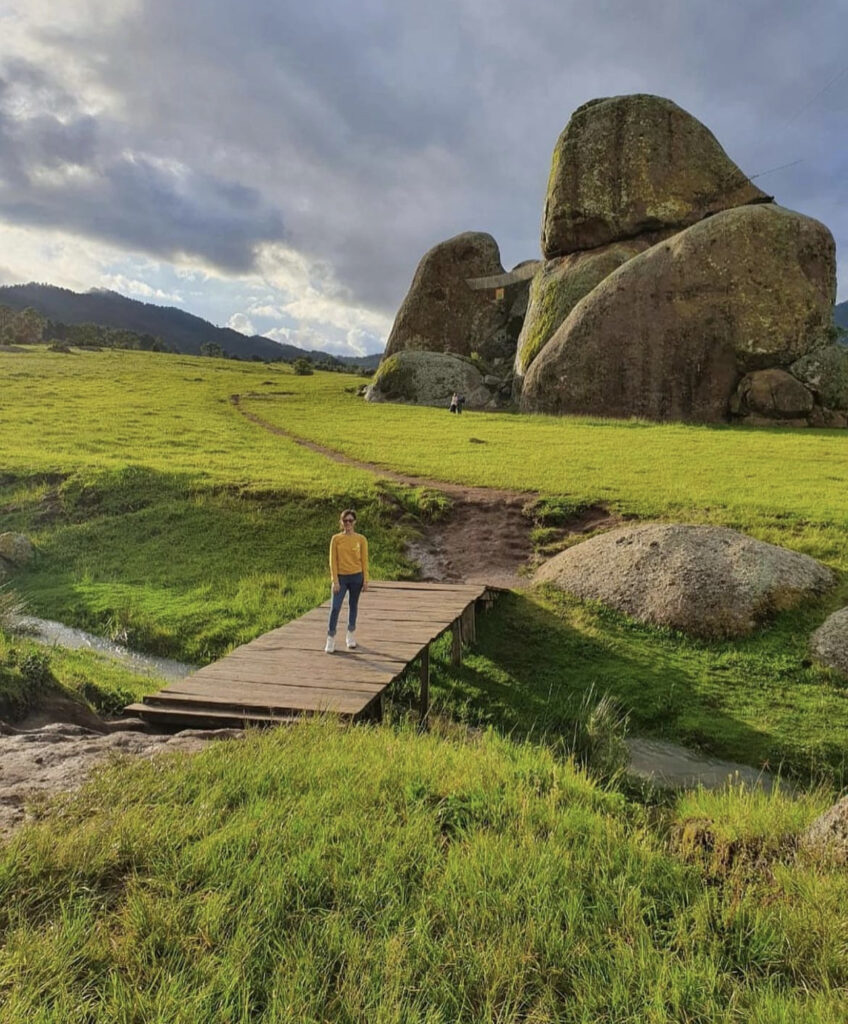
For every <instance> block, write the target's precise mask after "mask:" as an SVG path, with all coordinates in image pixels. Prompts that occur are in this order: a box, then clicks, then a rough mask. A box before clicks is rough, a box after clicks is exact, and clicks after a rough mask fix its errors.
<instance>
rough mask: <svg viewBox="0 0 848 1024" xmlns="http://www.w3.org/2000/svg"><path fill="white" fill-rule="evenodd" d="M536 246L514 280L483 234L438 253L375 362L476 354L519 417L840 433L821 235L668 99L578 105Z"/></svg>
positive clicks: (844, 362) (843, 365)
mask: <svg viewBox="0 0 848 1024" xmlns="http://www.w3.org/2000/svg"><path fill="white" fill-rule="evenodd" d="M542 252H543V255H544V256H545V262H544V263H542V264H539V266H538V269H537V270H536V272H535V276H534V277H533V280H532V285H528V283H527V281H526V276H527V272H532V270H533V267H532V265H530V266H529V267H528V266H524V265H520V267H523V269H524V271H525V273H522V274H520V275H519V274H517V273H516V272H515V271H513V272H512V274H511V275H504V272H503V268H502V267H501V264H500V255H499V253H498V248H497V245H496V243H495V241H494V239H493V238H491V236H489V235H485V234H473V233H469V234H464V235H458V236H456V238H452V239H449V240H448V241H447V242H443V243H442V244H441V245H438V246H436V247H435V248H434V249H432V250H431V251H430V252H429V253H427V255H426V256H425V257H424V259H423V260H422V261H421V264H420V265H419V268H418V270H417V271H416V274H415V279H414V281H413V283H412V287H411V288H410V291H409V294H408V295H407V297H406V299H405V301H404V303H403V305H402V307H401V309H400V311H399V313H398V316H397V319H396V321H395V325H394V328H393V329H392V333H391V335H390V338H389V343H388V346H387V349H386V355H387V357H391V356H393V355H394V354H396V353H397V352H399V351H401V350H429V351H433V352H442V353H444V352H449V353H453V354H455V355H459V356H465V357H469V356H471V354H472V353H476V359H477V362H478V365H480V366H481V368H482V370H483V374H484V378H485V382H486V384H487V385H488V386H489V387H490V390H491V391H492V392H493V393H497V394H498V396H499V397H500V399H501V400H503V398H504V396H505V395H506V394H507V392H508V390H509V388H510V384H511V391H512V395H513V398H514V399H515V400H516V401H518V402H519V404H520V406H521V409H522V410H524V411H527V412H548V413H559V414H564V413H584V414H589V415H605V416H613V417H631V416H639V417H646V418H650V419H657V420H669V419H674V420H687V421H693V422H706V423H714V422H722V421H726V420H728V419H730V418H733V417H737V418H738V419H739V420H741V422H744V423H746V424H751V425H760V424H766V425H783V426H787V425H788V426H806V425H812V426H844V425H846V423H848V352H846V351H845V350H844V349H843V348H840V347H839V346H836V345H834V344H833V341H834V328H833V303H834V298H835V291H836V261H835V245H834V242H833V238H832V236H831V234H830V232H829V231H828V230H827V228H826V227H824V225H822V224H820V223H818V222H817V221H814V220H811V219H810V218H808V217H804V216H802V215H801V214H798V213H794V212H792V211H789V210H785V209H782V208H781V207H779V206H776V205H775V204H774V203H773V202H772V201H771V197H769V196H767V195H765V194H764V193H763V192H762V191H760V189H758V188H757V187H756V186H754V185H753V184H752V183H751V182H750V180H749V179H748V178H747V177H746V176H745V175H744V174H743V173H742V172H741V171H740V169H739V168H738V167H737V166H736V165H735V164H734V163H733V162H732V161H731V160H730V158H729V157H728V156H727V154H726V153H725V152H724V150H723V149H722V148H721V146H720V145H719V144H718V142H717V141H716V139H715V138H714V136H713V135H712V134H711V132H710V131H709V130H708V129H707V128H706V127H705V126H704V125H702V124H701V123H700V122H699V121H697V120H696V119H695V118H694V117H692V116H691V115H690V114H688V113H686V111H684V110H682V109H681V108H680V107H678V106H677V105H676V104H674V103H672V102H671V101H670V100H667V99H663V98H661V97H658V96H648V95H635V96H617V97H612V98H607V99H599V100H593V101H591V102H590V103H587V104H584V105H583V106H582V107H580V108H579V109H578V110H577V111H575V113H574V114H573V115H572V117H571V120H570V121H569V123H568V125H567V126H566V128H565V130H564V131H563V132H562V134H561V135H560V138H559V140H558V142H557V144H556V147H555V149H554V155H553V161H552V167H551V173H550V179H549V183H548V193H547V199H546V204H545V212H544V218H543V227H542ZM516 269H517V270H518V269H519V268H516ZM504 285H505V286H506V287H504ZM528 287H529V301H528ZM510 289H511V290H510ZM525 307H526V316H525V315H524V310H525ZM522 318H523V324H522ZM519 326H520V333H519V330H518V328H519ZM510 365H511V369H512V380H511V381H510V379H509V377H510Z"/></svg>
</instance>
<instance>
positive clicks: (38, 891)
mask: <svg viewBox="0 0 848 1024" xmlns="http://www.w3.org/2000/svg"><path fill="white" fill-rule="evenodd" d="M782 799H783V798H776V799H775V800H774V801H773V802H772V806H773V807H774V808H775V811H774V815H775V816H777V815H778V810H777V808H779V807H780V801H781V800H782ZM820 806H821V804H820V803H819V804H816V802H815V801H814V800H812V799H811V800H809V801H808V802H807V803H806V804H804V805H802V806H801V812H800V814H796V815H795V816H794V817H793V818H792V827H793V828H795V829H797V828H800V827H803V826H804V825H806V823H807V822H808V821H809V820H810V818H811V817H812V816H813V815H814V814H815V813H816V812H817V811H818V810H819V809H820ZM696 810H697V812H698V813H699V814H700V813H701V812H702V811H703V808H701V807H698V808H696ZM691 811H692V808H691V806H689V805H684V806H683V807H681V808H680V810H679V811H675V812H672V815H671V818H670V821H669V824H673V823H674V822H677V823H679V824H681V825H682V824H683V823H684V822H685V821H686V820H688V818H687V816H688V815H689V814H690V813H691ZM714 811H715V814H716V817H717V819H719V820H720V817H721V811H722V808H721V807H715V808H714ZM780 813H782V812H780ZM739 827H742V828H744V823H743V824H742V825H740V826H739ZM673 848H674V846H673V843H672V844H669V843H668V842H666V840H665V838H664V836H663V834H662V833H661V832H660V831H657V830H656V829H651V828H649V827H647V826H646V823H645V821H644V820H643V815H641V814H640V813H639V811H638V809H636V808H631V809H628V807H627V805H626V804H625V803H624V801H623V800H622V798H621V797H620V796H619V795H617V794H615V793H611V792H604V791H603V790H601V789H599V788H598V787H597V786H596V785H594V784H593V783H592V782H591V781H589V780H588V779H587V778H586V777H585V776H583V775H582V774H580V773H578V772H576V771H575V770H574V769H573V768H571V767H570V766H568V765H566V764H563V763H561V762H560V761H558V760H557V759H556V758H554V757H553V756H552V755H551V754H550V753H549V752H548V751H546V750H545V749H544V748H541V747H537V746H534V745H530V744H524V745H522V744H516V743H515V742H513V741H510V740H506V739H500V738H498V737H497V736H495V735H493V734H491V733H489V734H486V735H482V736H479V737H477V738H473V737H472V738H464V737H462V736H461V735H457V736H451V735H435V734H433V735H430V736H426V737H425V736H416V735H414V734H413V733H410V732H400V733H396V732H393V731H391V730H388V729H366V728H355V729H342V728H339V727H338V726H336V725H334V724H332V723H329V722H323V723H322V722H316V723H312V724H306V725H305V726H301V727H298V728H293V729H288V730H277V731H275V732H273V733H268V734H264V735H253V736H249V737H248V738H247V739H245V740H244V741H241V742H230V743H225V744H220V745H217V746H215V747H213V748H212V749H210V750H208V751H206V752H205V753H203V754H201V755H199V756H197V757H194V758H192V759H186V758H183V757H174V758H159V759H157V760H155V761H145V762H135V763H128V764H123V765H119V766H116V767H115V768H112V769H109V770H106V771H103V772H101V773H100V774H99V776H98V778H97V779H96V781H95V782H94V784H93V785H91V786H89V787H88V788H87V789H86V790H85V791H84V792H83V793H82V794H81V795H80V796H79V797H78V798H76V799H73V800H70V801H67V802H66V803H65V805H64V806H63V808H62V809H61V813H54V814H53V815H52V816H51V817H50V819H49V820H48V821H47V822H45V823H44V824H41V825H34V826H32V827H30V828H28V829H27V830H26V831H25V832H23V833H21V834H20V836H19V837H18V839H16V840H13V841H12V843H11V844H9V845H8V846H7V847H6V848H5V849H4V850H0V938H2V940H3V946H2V950H0V993H2V996H3V1008H2V1009H0V1020H2V1021H9V1022H12V1021H14V1022H18V1021H24V1020H26V1021H27V1022H28V1024H47V1022H60V1021H61V1022H62V1024H76V1022H82V1021H85V1022H91V1024H94V1022H106V1021H110V1022H111V1021H144V1022H146V1024H160V1022H161V1024H181V1022H186V1024H195V1022H197V1021H216V1022H236V1021H238V1022H248V1021H262V1022H283V1021H285V1022H291V1024H310V1022H324V1021H369V1022H370V1021H374V1022H379V1024H394V1022H397V1024H401V1022H403V1024H407V1022H412V1021H416V1022H417V1021H430V1022H443V1024H464V1022H468V1024H471V1022H475V1024H476V1022H479V1024H489V1022H491V1021H499V1022H500V1024H518V1022H522V1024H525V1022H528V1021H534V1022H537V1024H543V1022H557V1024H566V1022H586V1024H588V1022H599V1021H608V1022H613V1021H616V1022H623V1021H640V1022H641V1021H646V1022H652V1024H660V1022H672V1021H675V1022H677V1021H691V1022H695V1021H699V1022H707V1021H709V1022H740V1024H741V1022H745V1024H748V1022H752V1021H753V1022H759V1024H767V1022H768V1024H777V1022H787V1024H788V1022H790V1021H791V1022H793V1024H799V1022H804V1021H810V1022H812V1021H816V1022H821V1024H828V1022H833V1024H836V1022H841V1021H843V1020H844V1018H845V1013H846V1010H848V1000H847V999H846V985H848V949H846V945H845V942H844V936H845V929H846V926H848V919H847V918H846V908H848V878H846V876H845V874H844V872H841V873H840V872H836V871H830V870H828V869H827V868H825V867H819V866H817V865H815V864H808V863H803V862H794V861H793V860H791V858H790V859H786V858H782V857H781V856H780V853H779V851H772V856H771V862H770V863H771V867H770V870H769V871H766V872H761V873H760V874H759V876H754V875H752V873H751V870H750V864H747V863H745V862H743V861H742V860H737V862H736V863H734V864H732V865H728V866H727V868H726V870H725V872H724V873H716V872H715V871H713V870H708V869H707V868H706V867H704V866H702V865H700V864H699V863H698V862H697V861H696V860H690V861H689V862H687V859H686V858H685V857H683V856H680V855H675V854H674V853H672V852H671V851H672V849H673Z"/></svg>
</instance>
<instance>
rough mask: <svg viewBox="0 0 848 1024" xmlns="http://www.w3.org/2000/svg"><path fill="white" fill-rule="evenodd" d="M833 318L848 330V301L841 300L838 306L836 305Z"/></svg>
mask: <svg viewBox="0 0 848 1024" xmlns="http://www.w3.org/2000/svg"><path fill="white" fill-rule="evenodd" d="M833 319H834V320H835V321H836V323H837V326H839V327H844V328H845V329H846V330H848V301H846V302H840V303H839V305H838V306H835V307H834V310H833Z"/></svg>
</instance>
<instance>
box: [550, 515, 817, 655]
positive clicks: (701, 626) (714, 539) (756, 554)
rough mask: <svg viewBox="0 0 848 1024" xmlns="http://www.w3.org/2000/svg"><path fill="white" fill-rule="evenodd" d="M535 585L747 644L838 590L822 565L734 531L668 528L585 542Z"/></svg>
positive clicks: (654, 526) (628, 529)
mask: <svg viewBox="0 0 848 1024" xmlns="http://www.w3.org/2000/svg"><path fill="white" fill-rule="evenodd" d="M535 579H536V581H537V582H540V583H552V584H554V585H555V586H557V587H559V588H560V589H562V590H565V591H567V592H569V593H571V594H574V595H576V596H577V597H580V598H583V599H584V600H586V599H588V600H594V601H601V602H603V603H604V604H606V605H609V606H610V607H612V608H615V609H617V610H618V611H620V612H624V613H625V614H626V615H630V616H631V617H632V618H634V619H638V620H639V621H640V622H647V623H651V624H653V625H657V626H667V627H669V628H671V629H679V630H682V631H683V632H685V633H689V634H692V635H694V636H699V637H704V638H713V637H734V636H743V635H744V634H746V633H750V632H751V631H752V630H753V629H754V628H755V627H756V626H757V625H758V623H760V622H761V621H762V620H763V619H764V618H765V617H766V616H767V615H769V614H771V613H773V612H776V611H782V610H783V609H786V608H792V607H794V606H795V605H796V604H798V603H799V602H800V601H802V600H804V599H805V598H807V597H812V596H815V595H818V594H821V593H822V592H824V591H825V590H827V588H828V587H830V586H832V585H833V583H834V582H835V578H834V574H833V573H832V572H831V570H830V569H828V568H826V567H825V566H823V565H821V564H820V563H819V562H817V561H815V559H813V558H810V557H808V556H807V555H802V554H798V552H795V551H787V550H786V549H784V548H780V547H776V546H775V545H773V544H766V543H764V542H763V541H759V540H754V539H753V538H752V537H746V536H745V535H744V534H741V533H737V532H736V531H735V530H729V529H726V528H725V527H718V526H689V525H682V524H665V523H646V524H641V525H637V526H622V527H619V528H617V529H615V530H610V531H609V533H604V534H601V535H600V536H597V537H593V538H592V539H591V540H587V541H583V542H582V543H581V544H577V545H575V546H574V547H572V548H568V549H567V550H566V551H563V552H561V553H560V554H558V555H556V556H554V557H553V558H552V559H550V561H548V562H546V563H545V564H544V565H542V566H541V568H540V569H539V570H538V571H537V573H536V577H535Z"/></svg>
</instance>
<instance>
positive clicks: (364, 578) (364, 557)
mask: <svg viewBox="0 0 848 1024" xmlns="http://www.w3.org/2000/svg"><path fill="white" fill-rule="evenodd" d="M362 589H363V590H367V589H368V541H367V540H366V539H365V538H364V537H363V538H362Z"/></svg>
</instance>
